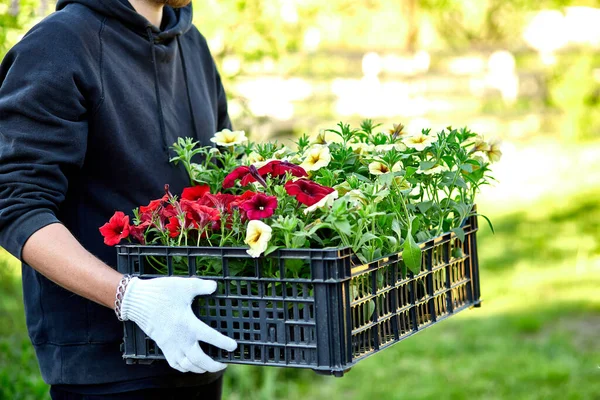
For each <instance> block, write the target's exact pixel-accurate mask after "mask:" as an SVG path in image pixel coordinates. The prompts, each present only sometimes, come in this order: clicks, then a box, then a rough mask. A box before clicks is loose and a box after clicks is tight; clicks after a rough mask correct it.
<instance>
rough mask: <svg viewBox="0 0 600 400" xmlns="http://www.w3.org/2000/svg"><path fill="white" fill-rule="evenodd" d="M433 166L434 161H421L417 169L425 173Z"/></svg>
mask: <svg viewBox="0 0 600 400" xmlns="http://www.w3.org/2000/svg"><path fill="white" fill-rule="evenodd" d="M434 165H435V161H421V162H420V163H419V169H420V170H421V171H426V170H428V169H430V168H433V166H434Z"/></svg>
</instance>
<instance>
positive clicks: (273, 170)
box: [258, 160, 308, 178]
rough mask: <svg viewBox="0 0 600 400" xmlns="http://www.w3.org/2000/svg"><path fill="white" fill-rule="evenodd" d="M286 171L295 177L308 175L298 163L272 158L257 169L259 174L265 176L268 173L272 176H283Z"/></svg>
mask: <svg viewBox="0 0 600 400" xmlns="http://www.w3.org/2000/svg"><path fill="white" fill-rule="evenodd" d="M288 172H289V173H290V174H291V175H292V176H295V177H297V178H301V177H304V176H307V175H308V174H307V173H306V171H305V170H304V168H302V167H301V166H299V165H296V164H292V163H291V162H288V161H279V160H273V161H270V162H269V163H267V164H266V165H265V166H263V167H262V168H259V169H258V173H259V174H260V175H261V176H266V175H267V174H268V175H271V176H273V177H279V176H284V175H285V174H286V173H288Z"/></svg>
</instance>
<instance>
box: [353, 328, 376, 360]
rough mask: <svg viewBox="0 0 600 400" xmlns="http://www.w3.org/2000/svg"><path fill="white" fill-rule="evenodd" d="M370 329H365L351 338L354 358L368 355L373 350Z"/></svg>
mask: <svg viewBox="0 0 600 400" xmlns="http://www.w3.org/2000/svg"><path fill="white" fill-rule="evenodd" d="M372 329H374V328H370V329H366V330H364V331H361V332H359V333H357V334H355V335H353V336H352V354H353V356H354V357H359V356H361V355H364V354H366V353H370V352H372V351H373V349H374V338H373V335H372Z"/></svg>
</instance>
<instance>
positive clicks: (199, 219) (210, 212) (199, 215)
mask: <svg viewBox="0 0 600 400" xmlns="http://www.w3.org/2000/svg"><path fill="white" fill-rule="evenodd" d="M181 209H182V210H183V211H185V212H186V214H187V216H186V218H189V219H191V221H192V223H193V225H194V227H196V228H198V230H204V228H206V226H207V225H209V224H211V223H212V222H213V221H219V220H220V219H221V215H220V214H219V210H216V209H214V208H211V207H207V206H203V205H200V204H198V203H196V202H191V201H189V200H184V199H182V200H181Z"/></svg>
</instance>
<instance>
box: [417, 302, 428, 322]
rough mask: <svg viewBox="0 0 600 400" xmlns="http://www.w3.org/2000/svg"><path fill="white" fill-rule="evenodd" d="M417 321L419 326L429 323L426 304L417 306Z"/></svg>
mask: <svg viewBox="0 0 600 400" xmlns="http://www.w3.org/2000/svg"><path fill="white" fill-rule="evenodd" d="M417 321H418V323H419V326H423V325H427V324H429V323H430V322H431V314H430V313H429V307H427V303H421V304H419V305H418V306H417Z"/></svg>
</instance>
